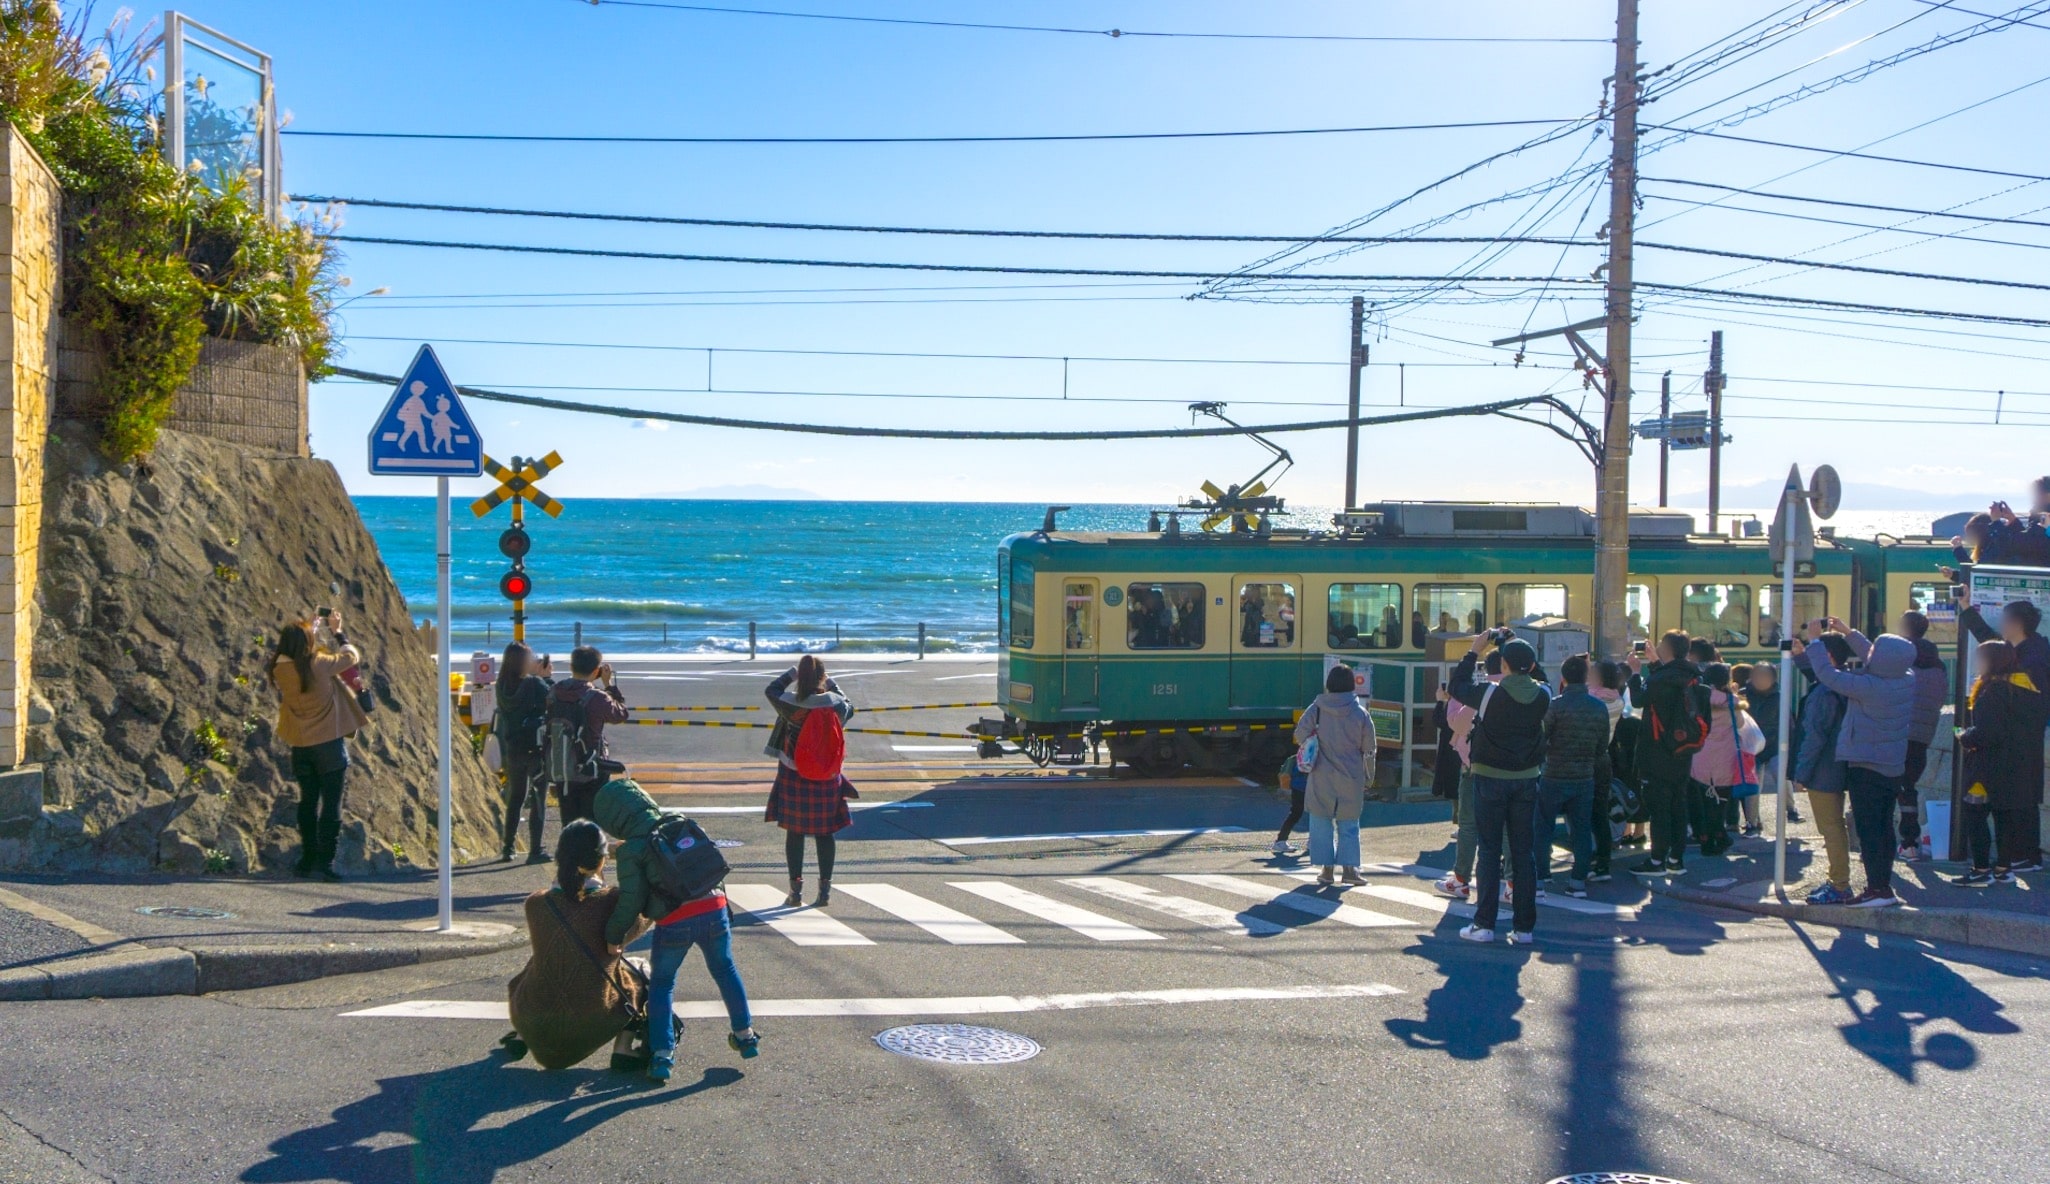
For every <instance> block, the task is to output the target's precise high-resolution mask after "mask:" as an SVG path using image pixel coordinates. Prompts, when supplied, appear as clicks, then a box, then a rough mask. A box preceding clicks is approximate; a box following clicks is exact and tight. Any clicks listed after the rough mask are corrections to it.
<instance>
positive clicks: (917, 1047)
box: [876, 1024, 1039, 1065]
mask: <svg viewBox="0 0 2050 1184" xmlns="http://www.w3.org/2000/svg"><path fill="white" fill-rule="evenodd" d="M876 1043H877V1044H879V1045H881V1046H882V1047H884V1048H885V1049H888V1050H889V1051H891V1052H894V1053H896V1054H897V1055H898V1056H905V1057H913V1058H916V1059H918V1060H921V1061H940V1062H942V1063H944V1064H948V1065H1008V1064H1010V1063H1011V1062H1013V1061H1029V1060H1031V1059H1032V1058H1033V1057H1036V1056H1038V1055H1039V1042H1038V1041H1036V1040H1033V1039H1030V1038H1029V1037H1025V1036H1020V1035H1018V1034H1017V1033H1016V1032H1005V1031H1002V1030H1000V1029H997V1028H978V1027H976V1026H974V1025H973V1024H906V1025H905V1026H904V1027H901V1028H891V1029H890V1030H888V1031H886V1032H878V1033H877V1034H876Z"/></svg>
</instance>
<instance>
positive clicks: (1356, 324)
mask: <svg viewBox="0 0 2050 1184" xmlns="http://www.w3.org/2000/svg"><path fill="white" fill-rule="evenodd" d="M1366 367H1367V302H1366V301H1365V300H1364V299H1363V298H1361V297H1358V296H1355V297H1353V298H1352V393H1351V395H1350V396H1349V397H1348V398H1347V399H1346V404H1345V405H1346V415H1347V416H1348V417H1349V418H1350V419H1351V420H1352V423H1351V424H1350V425H1349V426H1348V427H1347V428H1346V429H1345V505H1344V506H1343V507H1341V508H1343V509H1347V510H1350V509H1352V508H1353V507H1354V506H1356V505H1358V504H1359V493H1360V371H1362V370H1364V369H1366Z"/></svg>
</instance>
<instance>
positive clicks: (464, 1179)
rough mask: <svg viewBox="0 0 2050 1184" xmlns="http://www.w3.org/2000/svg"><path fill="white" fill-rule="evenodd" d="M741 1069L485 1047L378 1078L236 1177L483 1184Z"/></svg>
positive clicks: (256, 1181)
mask: <svg viewBox="0 0 2050 1184" xmlns="http://www.w3.org/2000/svg"><path fill="white" fill-rule="evenodd" d="M741 1076H742V1074H741V1073H740V1071H739V1070H737V1069H724V1068H722V1069H707V1070H705V1075H704V1076H703V1077H701V1078H699V1079H698V1080H697V1081H695V1082H692V1083H691V1084H689V1085H685V1086H682V1087H679V1088H658V1087H655V1086H653V1085H651V1084H650V1083H648V1082H646V1081H643V1080H641V1079H640V1078H637V1077H627V1076H623V1075H621V1074H616V1073H610V1072H607V1071H605V1070H602V1069H597V1070H587V1069H571V1070H566V1071H563V1072H554V1073H551V1072H542V1071H537V1070H534V1069H531V1068H524V1067H522V1068H512V1067H510V1066H509V1064H508V1062H507V1060H506V1058H505V1055H504V1054H503V1053H502V1052H493V1053H492V1055H491V1056H489V1057H487V1058H486V1059H484V1060H481V1061H473V1062H471V1063H470V1064H467V1065H458V1066H456V1067H455V1068H452V1069H444V1070H440V1071H438V1072H434V1073H416V1074H413V1075H411V1076H407V1077H387V1078H384V1079H383V1080H381V1081H379V1082H378V1083H377V1084H378V1092H377V1093H376V1094H373V1095H372V1096H370V1097H367V1098H364V1099H362V1100H360V1101H355V1102H350V1103H349V1104H347V1105H345V1106H343V1107H342V1108H340V1109H339V1110H336V1111H335V1112H334V1117H333V1119H332V1120H331V1121H330V1122H328V1123H327V1124H326V1125H325V1126H320V1127H314V1128H311V1129H309V1130H303V1131H298V1132H296V1133H294V1134H290V1135H286V1136H285V1137H284V1138H282V1139H279V1140H278V1141H277V1142H275V1143H273V1144H271V1147H270V1152H271V1157H270V1158H269V1159H266V1160H264V1161H263V1162H262V1163H259V1164H257V1165H256V1166H254V1167H252V1168H250V1169H248V1170H247V1171H245V1172H243V1173H242V1175H241V1177H240V1179H242V1180H244V1181H247V1182H249V1184H282V1182H286V1181H302V1180H340V1181H345V1182H346V1184H413V1182H415V1181H419V1180H433V1181H435V1184H489V1182H490V1181H493V1180H496V1179H498V1178H499V1173H500V1172H501V1171H503V1170H504V1169H506V1168H509V1167H512V1166H514V1165H516V1164H522V1163H526V1162H528V1161H530V1160H534V1159H537V1158H539V1157H541V1156H543V1155H546V1154H547V1153H549V1152H550V1151H554V1150H556V1149H557V1148H560V1147H562V1146H564V1145H566V1144H568V1143H570V1142H573V1141H575V1140H577V1139H580V1138H582V1137H584V1136H586V1135H588V1134H591V1133H592V1132H593V1131H594V1130H596V1129H597V1128H598V1127H599V1126H601V1125H603V1124H604V1123H606V1122H607V1121H610V1120H611V1119H613V1118H615V1117H617V1116H619V1115H621V1114H625V1113H627V1112H629V1111H633V1110H639V1109H642V1108H644V1107H647V1106H657V1105H661V1104H663V1103H667V1102H676V1101H681V1100H682V1099H684V1098H686V1097H688V1096H689V1095H691V1094H695V1093H701V1092H703V1091H705V1090H709V1089H717V1088H719V1087H720V1086H726V1085H731V1084H733V1083H734V1082H736V1081H739V1080H741ZM536 1107H538V1108H536ZM522 1110H524V1111H527V1112H526V1113H523V1114H520V1115H519V1117H517V1118H514V1119H512V1120H511V1121H507V1122H497V1121H494V1117H495V1116H497V1115H500V1114H506V1113H511V1112H513V1111H522Z"/></svg>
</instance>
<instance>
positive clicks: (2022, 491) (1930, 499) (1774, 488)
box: [1673, 479, 2029, 513]
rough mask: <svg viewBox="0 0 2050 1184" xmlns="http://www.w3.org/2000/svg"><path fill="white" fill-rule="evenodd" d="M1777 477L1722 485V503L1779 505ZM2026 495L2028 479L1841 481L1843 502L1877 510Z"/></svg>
mask: <svg viewBox="0 0 2050 1184" xmlns="http://www.w3.org/2000/svg"><path fill="white" fill-rule="evenodd" d="M1783 483H1784V479H1781V480H1778V481H1747V482H1744V483H1742V484H1736V485H1728V484H1726V485H1724V486H1723V488H1722V501H1723V505H1725V506H1728V507H1731V508H1733V509H1740V510H1770V509H1772V508H1773V507H1774V506H1777V505H1779V500H1780V487H1781V485H1782V484H1783ZM2028 497H2029V490H2028V483H2027V482H2026V481H2019V482H2016V484H2015V488H2014V489H2012V490H2010V491H2009V492H2007V493H2005V494H1993V493H1934V492H1931V491H1929V490H1927V489H1906V488H1903V487H1901V486H1898V485H1873V484H1868V483H1866V482H1864V481H1846V482H1844V504H1845V505H1847V506H1861V507H1866V508H1870V509H1878V510H1928V511H1931V512H1934V513H1950V512H1952V511H1956V510H1983V509H1985V508H1986V506H1987V505H1988V503H1991V502H1993V501H1996V500H1999V499H2001V498H2005V499H2006V500H2008V501H2010V502H2015V503H2021V502H2026V501H2027V500H2028ZM1673 504H1675V505H1680V506H1706V505H1707V504H1708V490H1706V489H1688V490H1682V491H1680V492H1679V493H1676V494H1675V495H1674V496H1673Z"/></svg>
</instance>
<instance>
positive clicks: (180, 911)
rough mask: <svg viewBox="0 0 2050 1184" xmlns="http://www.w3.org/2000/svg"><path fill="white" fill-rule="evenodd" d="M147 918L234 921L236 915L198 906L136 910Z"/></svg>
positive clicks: (154, 906)
mask: <svg viewBox="0 0 2050 1184" xmlns="http://www.w3.org/2000/svg"><path fill="white" fill-rule="evenodd" d="M135 911H136V912H138V913H141V914H142V915H143V916H145V917H174V918H177V919H178V920H181V921H232V920H234V919H235V914H233V913H231V912H228V911H226V910H225V909H207V908H201V907H200V906H198V905H196V904H146V905H144V906H142V907H141V908H139V909H137V910H135Z"/></svg>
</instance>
